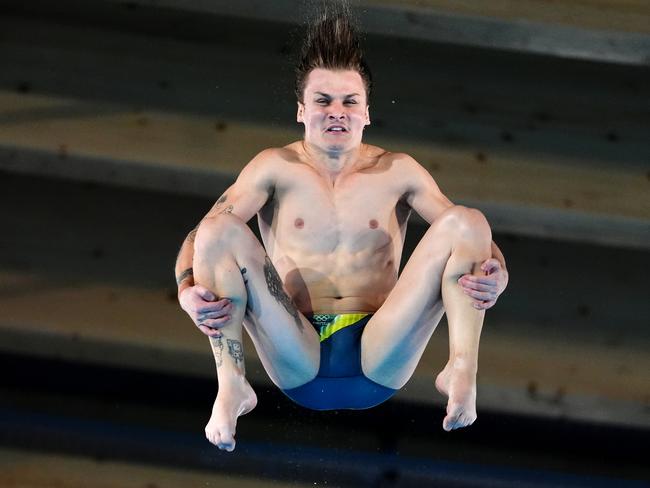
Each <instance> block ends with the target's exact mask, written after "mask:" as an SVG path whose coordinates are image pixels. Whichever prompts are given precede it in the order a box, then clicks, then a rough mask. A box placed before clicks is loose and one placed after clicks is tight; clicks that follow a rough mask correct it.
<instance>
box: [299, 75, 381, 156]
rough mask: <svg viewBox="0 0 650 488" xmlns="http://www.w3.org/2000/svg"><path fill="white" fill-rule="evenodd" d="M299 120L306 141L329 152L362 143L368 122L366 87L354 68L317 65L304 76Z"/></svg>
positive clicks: (350, 147)
mask: <svg viewBox="0 0 650 488" xmlns="http://www.w3.org/2000/svg"><path fill="white" fill-rule="evenodd" d="M303 101H304V102H303V103H301V102H298V114H297V117H296V118H297V120H298V122H300V123H302V124H304V126H305V141H306V142H308V143H310V144H313V145H315V146H317V147H320V148H322V149H323V150H326V151H328V152H331V151H337V152H338V151H345V150H348V149H352V148H354V147H356V146H358V145H359V144H361V138H362V136H363V129H364V127H365V126H366V125H369V124H370V113H369V110H368V109H369V107H368V101H367V96H366V88H365V85H364V83H363V79H362V78H361V75H360V74H359V73H358V72H357V71H354V70H329V69H323V68H316V69H314V70H312V71H311V72H310V73H309V75H308V76H307V82H306V83H305V92H304V94H303Z"/></svg>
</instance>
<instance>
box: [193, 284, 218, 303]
mask: <svg viewBox="0 0 650 488" xmlns="http://www.w3.org/2000/svg"><path fill="white" fill-rule="evenodd" d="M195 289H196V291H197V292H198V294H199V295H200V296H201V298H203V299H204V300H207V301H209V302H211V301H212V300H214V299H216V298H217V297H216V296H215V294H214V293H212V292H211V291H210V290H208V289H207V288H206V287H205V286H201V285H196V287H195Z"/></svg>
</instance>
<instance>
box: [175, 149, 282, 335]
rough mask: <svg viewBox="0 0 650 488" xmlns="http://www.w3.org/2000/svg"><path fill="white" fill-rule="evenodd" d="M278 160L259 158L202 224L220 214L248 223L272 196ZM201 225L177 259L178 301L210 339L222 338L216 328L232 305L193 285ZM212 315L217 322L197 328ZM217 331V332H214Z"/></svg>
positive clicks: (263, 154)
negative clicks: (273, 164) (200, 318)
mask: <svg viewBox="0 0 650 488" xmlns="http://www.w3.org/2000/svg"><path fill="white" fill-rule="evenodd" d="M274 158H276V156H275V150H273V149H267V150H265V151H262V152H261V153H260V154H258V155H257V156H256V157H255V158H254V159H253V160H252V161H251V162H250V163H248V164H247V165H246V167H244V169H243V170H242V171H241V173H240V174H239V176H238V178H237V181H235V183H234V184H233V185H232V186H231V187H230V188H228V189H227V190H226V191H225V192H224V193H223V195H221V197H220V198H219V199H218V200H217V202H216V203H215V204H214V205H213V207H212V208H211V209H210V211H209V212H208V213H207V214H206V215H205V217H203V219H202V220H201V221H203V220H205V219H207V218H210V217H214V216H216V215H218V214H221V213H229V214H231V215H235V216H237V217H239V218H240V219H241V220H242V221H244V222H248V221H249V220H250V219H251V218H252V217H253V216H254V215H255V214H256V213H257V212H258V211H259V210H260V209H261V208H262V207H263V206H264V204H265V203H266V202H267V201H268V199H269V198H270V197H271V195H272V194H273V188H274V181H273V173H272V171H271V167H270V166H271V162H272V160H273V159H274ZM200 225H201V223H200V222H199V224H198V225H197V226H196V227H195V228H194V229H193V230H192V231H190V233H189V234H188V235H187V237H186V238H185V240H184V241H183V244H182V246H181V249H180V252H179V253H178V257H177V259H176V267H175V275H176V283H177V285H178V301H179V303H180V305H181V308H182V309H183V310H185V312H187V314H188V315H189V316H190V318H191V319H192V321H193V322H194V323H195V324H196V325H197V327H199V328H200V329H201V331H202V332H204V333H205V334H208V335H219V333H218V331H217V330H216V327H218V326H219V325H220V323H222V322H225V321H226V317H225V316H226V315H227V313H228V311H229V306H230V304H229V303H228V302H227V300H219V301H215V300H216V298H217V297H215V296H214V294H213V293H212V292H211V291H210V290H208V289H207V288H205V287H203V286H201V285H195V284H194V274H193V269H192V261H193V258H194V238H195V235H196V231H197V229H198V228H199V226H200ZM206 313H210V314H211V316H213V317H214V318H211V319H208V320H204V321H202V322H201V324H202V325H201V326H199V325H198V316H199V314H202V315H203V314H206ZM211 328H215V329H211Z"/></svg>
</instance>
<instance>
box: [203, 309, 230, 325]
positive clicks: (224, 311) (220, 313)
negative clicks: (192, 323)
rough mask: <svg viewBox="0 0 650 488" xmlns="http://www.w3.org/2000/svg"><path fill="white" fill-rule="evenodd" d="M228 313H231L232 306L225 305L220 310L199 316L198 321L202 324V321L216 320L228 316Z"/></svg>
mask: <svg viewBox="0 0 650 488" xmlns="http://www.w3.org/2000/svg"><path fill="white" fill-rule="evenodd" d="M230 312H232V305H226V306H225V307H223V308H222V309H221V310H216V311H214V312H207V313H202V314H199V316H198V320H199V321H200V322H203V321H204V320H208V319H218V318H220V317H223V316H225V315H229V314H230Z"/></svg>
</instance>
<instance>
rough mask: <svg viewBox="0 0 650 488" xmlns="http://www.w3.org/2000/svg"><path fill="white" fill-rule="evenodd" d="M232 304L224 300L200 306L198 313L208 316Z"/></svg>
mask: <svg viewBox="0 0 650 488" xmlns="http://www.w3.org/2000/svg"><path fill="white" fill-rule="evenodd" d="M231 304H232V302H231V301H230V299H228V298H222V299H221V300H219V301H218V302H210V304H209V305H203V306H200V307H199V308H198V309H197V310H196V311H197V312H198V313H200V314H206V313H210V312H216V311H217V310H221V309H222V308H224V307H226V306H228V305H231Z"/></svg>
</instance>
